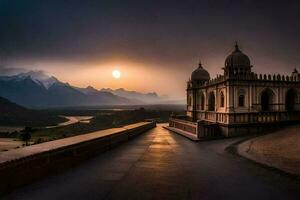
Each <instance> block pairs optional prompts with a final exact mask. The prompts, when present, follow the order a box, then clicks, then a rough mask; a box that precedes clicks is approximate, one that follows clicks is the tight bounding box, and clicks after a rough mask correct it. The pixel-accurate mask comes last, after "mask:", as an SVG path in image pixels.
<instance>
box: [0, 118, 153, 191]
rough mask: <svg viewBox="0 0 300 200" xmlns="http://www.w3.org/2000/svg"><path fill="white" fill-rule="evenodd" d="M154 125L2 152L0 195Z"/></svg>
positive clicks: (111, 146)
mask: <svg viewBox="0 0 300 200" xmlns="http://www.w3.org/2000/svg"><path fill="white" fill-rule="evenodd" d="M155 126H156V123H155V122H141V123H137V124H132V125H128V126H124V127H122V128H112V129H107V130H102V131H96V132H93V133H89V134H84V135H78V136H74V137H69V138H64V139H61V140H56V141H51V142H45V143H42V144H37V145H32V146H28V147H25V148H21V149H15V150H11V151H7V152H2V153H1V154H0V196H1V194H3V193H6V192H9V191H11V190H13V189H14V188H16V187H18V186H21V185H24V184H27V183H30V182H33V181H35V180H38V179H40V178H42V177H43V176H46V175H49V174H53V173H57V172H59V171H61V170H64V169H66V168H68V167H70V166H72V165H74V164H76V163H78V162H80V161H82V160H85V159H87V158H89V157H91V156H94V155H97V154H99V153H101V152H104V151H107V150H109V149H111V148H113V147H115V146H118V145H119V144H120V143H123V142H126V141H128V140H130V139H131V138H133V137H135V136H137V135H139V134H141V133H143V132H145V131H146V130H149V129H151V128H153V127H155Z"/></svg>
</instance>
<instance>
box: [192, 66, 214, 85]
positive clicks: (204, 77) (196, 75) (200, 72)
mask: <svg viewBox="0 0 300 200" xmlns="http://www.w3.org/2000/svg"><path fill="white" fill-rule="evenodd" d="M191 79H192V81H208V80H209V79H210V75H209V73H208V72H207V71H206V70H205V69H203V67H202V65H201V63H199V66H198V68H197V69H196V70H194V71H193V73H192V76H191Z"/></svg>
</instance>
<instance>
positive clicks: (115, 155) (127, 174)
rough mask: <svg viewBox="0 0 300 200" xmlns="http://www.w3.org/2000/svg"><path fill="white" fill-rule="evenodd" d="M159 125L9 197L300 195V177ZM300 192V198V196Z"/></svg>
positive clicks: (220, 142) (220, 144) (224, 143)
mask: <svg viewBox="0 0 300 200" xmlns="http://www.w3.org/2000/svg"><path fill="white" fill-rule="evenodd" d="M237 140H239V139H238V138H235V139H224V140H215V141H207V142H193V141H190V140H188V139H186V138H184V137H182V136H179V135H176V134H174V133H171V132H169V131H168V130H166V129H164V128H163V127H162V126H158V127H156V128H154V129H152V130H150V131H148V132H147V133H145V134H143V135H141V136H139V137H138V138H136V139H134V140H132V141H130V142H128V143H126V144H124V145H122V146H120V147H117V148H116V149H114V150H112V151H109V152H106V153H104V154H102V155H99V156H98V157H96V158H93V159H91V160H89V161H87V162H85V163H82V164H81V165H79V166H75V167H73V168H72V169H70V170H68V171H66V172H64V173H62V174H59V175H56V176H52V177H49V178H46V179H44V180H42V181H40V182H37V183H35V184H31V185H28V186H26V187H23V188H20V189H18V190H16V191H15V192H14V193H12V194H10V195H8V196H6V197H4V198H5V199H30V200H34V199H43V200H45V199H56V200H57V199H131V200H132V199H201V200H202V199H256V200H259V199H264V200H265V199H272V200H274V199H299V191H300V185H299V182H298V181H295V180H291V179H290V178H288V177H286V176H283V175H280V174H277V173H276V172H273V171H269V170H267V169H265V168H261V167H260V166H258V165H255V164H252V163H251V162H249V161H247V160H245V159H241V158H238V157H236V156H234V155H231V154H228V153H226V152H224V148H225V147H226V146H228V145H229V144H231V143H233V142H236V141H237ZM297 197H298V198H297Z"/></svg>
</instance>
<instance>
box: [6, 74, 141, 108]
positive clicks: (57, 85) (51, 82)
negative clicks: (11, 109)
mask: <svg viewBox="0 0 300 200" xmlns="http://www.w3.org/2000/svg"><path fill="white" fill-rule="evenodd" d="M0 96H2V97H4V98H7V99H8V100H10V101H12V102H15V103H17V104H19V105H22V106H26V107H65V106H102V105H135V104H144V102H142V101H140V100H137V99H130V98H126V97H121V96H118V95H115V94H113V93H111V92H108V91H98V90H96V89H94V88H92V87H88V88H76V87H74V86H71V85H69V84H68V83H63V82H61V81H59V80H58V79H57V78H55V77H53V76H52V77H50V76H48V75H45V74H44V73H43V72H42V71H30V72H27V73H21V74H18V75H15V76H0Z"/></svg>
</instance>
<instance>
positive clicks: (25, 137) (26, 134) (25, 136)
mask: <svg viewBox="0 0 300 200" xmlns="http://www.w3.org/2000/svg"><path fill="white" fill-rule="evenodd" d="M32 132H33V129H32V128H31V127H25V128H24V129H23V130H22V131H21V135H20V137H21V140H22V141H24V142H25V146H28V142H29V141H30V139H31V134H32Z"/></svg>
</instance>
